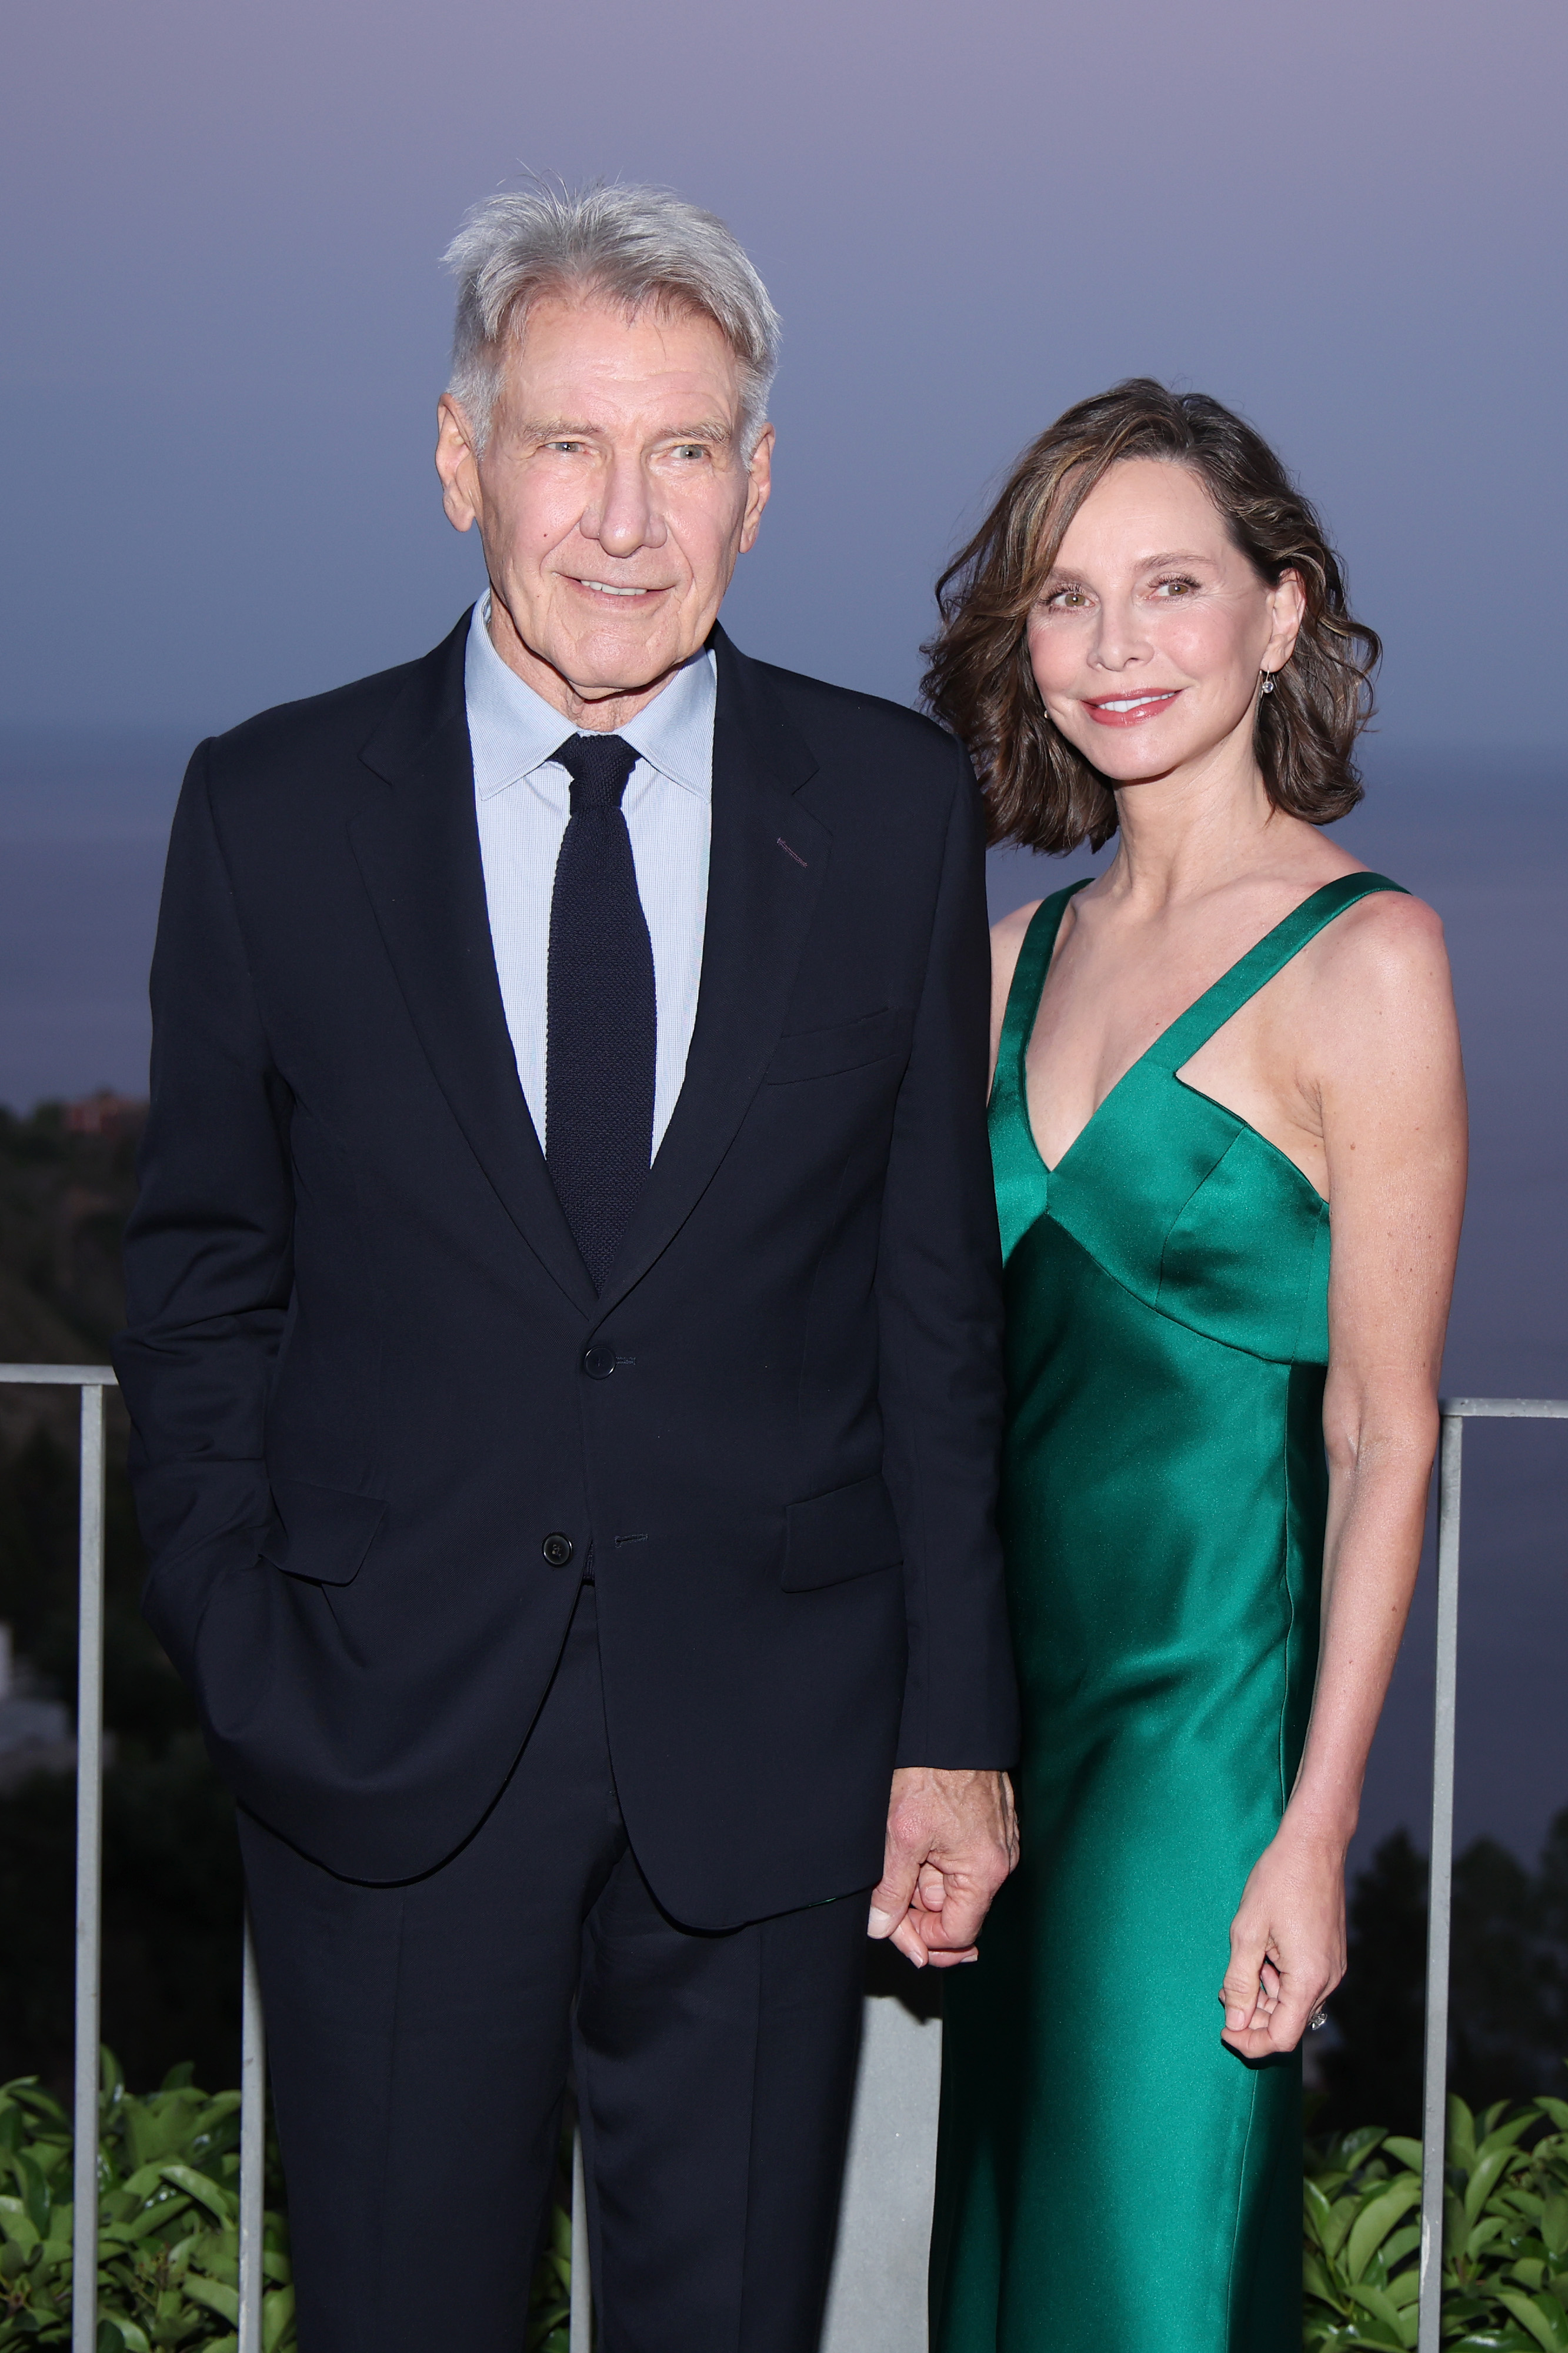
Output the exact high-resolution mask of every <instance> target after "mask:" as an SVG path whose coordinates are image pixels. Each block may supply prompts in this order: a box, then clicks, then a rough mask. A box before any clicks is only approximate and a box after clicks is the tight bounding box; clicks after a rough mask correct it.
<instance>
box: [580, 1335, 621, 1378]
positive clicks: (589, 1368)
mask: <svg viewBox="0 0 1568 2353" xmlns="http://www.w3.org/2000/svg"><path fill="white" fill-rule="evenodd" d="M615 1369H616V1352H615V1350H614V1349H613V1348H606V1347H605V1345H604V1344H603V1343H602V1342H601V1341H595V1344H594V1345H593V1346H592V1347H591V1348H589V1349H587V1350H586V1351H585V1352H584V1357H583V1370H584V1372H585V1373H586V1374H587V1376H588V1378H589V1379H590V1380H591V1381H607V1380H608V1379H609V1377H610V1375H611V1374H612V1373H613V1372H614V1371H615Z"/></svg>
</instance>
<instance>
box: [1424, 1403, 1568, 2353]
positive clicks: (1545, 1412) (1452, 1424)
mask: <svg viewBox="0 0 1568 2353" xmlns="http://www.w3.org/2000/svg"><path fill="white" fill-rule="evenodd" d="M1442 1412H1443V1437H1442V1443H1441V1446H1440V1448H1439V1451H1438V1457H1437V1670H1436V1719H1435V1723H1434V1727H1433V1734H1432V1866H1431V1876H1430V1879H1429V1881H1428V1883H1427V1884H1428V1894H1427V1899H1426V1901H1427V1910H1426V2082H1425V2090H1424V2095H1423V2115H1422V2124H1421V2306H1420V2334H1419V2336H1418V2337H1417V2338H1416V2353H1441V2345H1442V2316H1443V2185H1444V2179H1445V2163H1446V2159H1447V2133H1448V1946H1449V1938H1450V1933H1451V1929H1452V1926H1453V1898H1454V1730H1455V1724H1456V1720H1457V1711H1456V1704H1455V1703H1456V1698H1457V1694H1458V1681H1459V1508H1460V1482H1461V1474H1462V1472H1463V1468H1464V1451H1465V1424H1466V1422H1467V1421H1568V1398H1444V1400H1443V1407H1442Z"/></svg>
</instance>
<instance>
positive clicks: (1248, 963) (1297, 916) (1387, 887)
mask: <svg viewBox="0 0 1568 2353" xmlns="http://www.w3.org/2000/svg"><path fill="white" fill-rule="evenodd" d="M1377 891H1397V892H1399V893H1400V895H1401V896H1402V897H1404V896H1405V895H1406V894H1405V885H1404V883H1403V882H1391V881H1389V879H1388V877H1387V875H1386V874H1342V875H1341V877H1340V879H1339V881H1337V882H1325V883H1324V885H1323V887H1322V889H1321V891H1314V892H1312V894H1311V896H1310V898H1308V899H1303V900H1302V902H1301V903H1300V906H1299V907H1293V908H1292V909H1291V911H1290V913H1289V914H1288V915H1287V916H1286V918H1285V920H1284V922H1283V923H1276V924H1275V926H1274V929H1273V930H1272V931H1271V932H1266V933H1265V934H1264V935H1263V937H1262V938H1261V939H1260V940H1259V941H1258V944H1257V946H1256V947H1252V948H1248V950H1247V954H1246V955H1244V956H1242V957H1241V958H1240V960H1239V961H1238V962H1237V963H1236V964H1233V965H1231V968H1230V970H1229V971H1228V972H1226V973H1222V974H1221V976H1220V977H1219V979H1218V980H1216V981H1215V984H1214V987H1212V988H1206V989H1205V991H1204V993H1203V995H1202V996H1201V997H1199V998H1198V1000H1197V1002H1196V1004H1194V1005H1189V1006H1188V1008H1187V1009H1186V1011H1185V1012H1184V1013H1183V1014H1179V1015H1178V1016H1177V1018H1176V1019H1175V1020H1174V1021H1173V1022H1172V1024H1171V1026H1170V1028H1169V1029H1167V1030H1166V1031H1165V1033H1164V1035H1163V1037H1161V1038H1158V1039H1155V1041H1154V1043H1153V1045H1152V1046H1151V1047H1150V1049H1149V1052H1148V1055H1147V1058H1146V1059H1147V1060H1149V1061H1151V1062H1152V1063H1153V1064H1154V1066H1155V1068H1156V1069H1157V1070H1163V1071H1179V1070H1180V1069H1181V1067H1182V1065H1183V1063H1184V1062H1190V1061H1191V1060H1192V1058H1193V1056H1194V1054H1195V1053H1196V1052H1197V1050H1198V1049H1199V1047H1200V1046H1206V1045H1207V1044H1208V1041H1209V1039H1211V1038H1212V1037H1213V1036H1214V1034H1215V1031H1216V1030H1217V1029H1224V1027H1225V1025H1226V1022H1227V1021H1228V1020H1229V1019H1230V1017H1231V1015H1232V1014H1233V1013H1239V1011H1240V1010H1241V1008H1242V1007H1243V1006H1244V1005H1245V1004H1246V1003H1247V999H1248V997H1256V996H1257V994H1258V990H1259V989H1260V988H1262V987H1266V986H1267V984H1268V982H1269V981H1271V980H1272V979H1273V978H1274V976H1275V974H1276V973H1279V972H1283V971H1284V969H1285V966H1286V965H1288V964H1289V962H1290V959H1291V958H1292V956H1296V955H1300V952H1301V950H1302V949H1303V948H1304V947H1305V946H1306V945H1307V944H1308V942H1309V941H1310V940H1315V939H1316V938H1317V936H1318V934H1319V933H1320V932H1321V931H1323V930H1325V929H1326V928H1327V926H1328V925H1329V924H1330V923H1332V922H1333V920H1334V917H1335V916H1336V915H1342V914H1343V913H1344V912H1345V909H1346V908H1347V907H1353V906H1354V905H1355V903H1356V902H1357V901H1358V900H1359V899H1367V898H1370V897H1371V896H1372V895H1373V892H1377ZM1040 913H1042V914H1043V913H1045V909H1044V908H1042V909H1041V910H1040ZM1037 920H1038V918H1037ZM1011 1013H1012V1007H1011V1003H1009V1006H1008V1014H1009V1018H1011Z"/></svg>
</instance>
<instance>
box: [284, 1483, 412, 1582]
mask: <svg viewBox="0 0 1568 2353" xmlns="http://www.w3.org/2000/svg"><path fill="white" fill-rule="evenodd" d="M272 1504H273V1511H272V1525H271V1526H270V1527H269V1528H268V1531H267V1535H266V1538H265V1540H264V1542H263V1544H262V1546H261V1557H262V1559H263V1560H268V1561H270V1562H271V1564H272V1566H273V1567H274V1568H280V1569H282V1570H283V1571H284V1572H285V1574H286V1575H287V1576H289V1577H309V1579H310V1582H311V1583H312V1584H313V1585H352V1584H353V1580H354V1578H355V1577H357V1576H358V1575H359V1573H360V1570H361V1569H362V1568H363V1566H364V1558H365V1555H366V1554H367V1553H368V1552H369V1550H370V1548H371V1546H372V1545H373V1544H374V1541H375V1535H376V1531H377V1530H378V1528H379V1527H380V1526H381V1524H382V1521H383V1520H384V1518H385V1516H386V1505H385V1504H384V1503H383V1502H382V1501H381V1498H380V1497H379V1496H377V1495H355V1494H351V1493H349V1491H348V1489H347V1488H344V1487H318V1486H316V1485H314V1484H313V1483H312V1482H310V1480H307V1479H274V1480H273V1482H272Z"/></svg>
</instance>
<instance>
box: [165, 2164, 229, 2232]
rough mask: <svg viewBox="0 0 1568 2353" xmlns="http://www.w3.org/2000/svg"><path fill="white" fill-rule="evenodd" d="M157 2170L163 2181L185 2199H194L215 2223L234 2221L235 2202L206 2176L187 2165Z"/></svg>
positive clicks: (168, 2166)
mask: <svg viewBox="0 0 1568 2353" xmlns="http://www.w3.org/2000/svg"><path fill="white" fill-rule="evenodd" d="M158 2170H159V2172H160V2173H161V2174H162V2175H163V2179H164V2180H165V2181H172V2182H173V2183H174V2187H175V2189H183V2190H184V2193H185V2195H186V2197H187V2198H195V2200H197V2202H198V2203H199V2204H201V2205H203V2206H205V2208H206V2210H207V2212H208V2213H209V2214H211V2215H212V2216H213V2217H214V2218H215V2219H216V2221H219V2222H221V2223H225V2224H226V2223H230V2222H232V2221H234V2218H235V2212H236V2201H235V2200H233V2199H231V2198H230V2197H229V2195H228V2193H227V2191H226V2190H224V2189H219V2188H218V2186H217V2183H216V2181H213V2180H211V2179H209V2178H208V2177H207V2175H206V2174H205V2173H198V2172H197V2171H196V2170H195V2167H194V2166H189V2165H161V2166H160V2167H159V2168H158Z"/></svg>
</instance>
